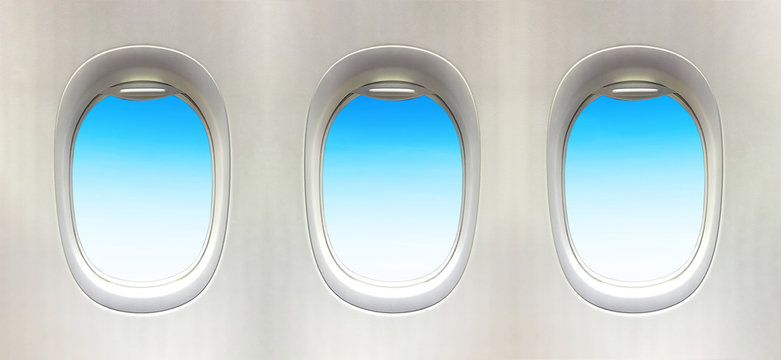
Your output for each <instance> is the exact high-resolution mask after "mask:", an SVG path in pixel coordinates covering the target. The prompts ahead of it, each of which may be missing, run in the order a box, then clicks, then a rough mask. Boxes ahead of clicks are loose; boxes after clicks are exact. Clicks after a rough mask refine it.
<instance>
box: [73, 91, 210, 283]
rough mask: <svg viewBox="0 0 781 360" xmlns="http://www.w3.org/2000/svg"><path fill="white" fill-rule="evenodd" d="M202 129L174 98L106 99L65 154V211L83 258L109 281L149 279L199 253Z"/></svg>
mask: <svg viewBox="0 0 781 360" xmlns="http://www.w3.org/2000/svg"><path fill="white" fill-rule="evenodd" d="M211 199H212V163H211V149H210V146H209V139H208V136H207V134H206V129H205V128H204V126H203V123H202V122H201V118H200V117H199V115H198V114H197V113H196V112H195V111H194V110H193V109H192V108H191V107H190V106H189V105H188V104H187V103H186V102H184V101H183V100H182V99H180V98H178V97H176V96H168V97H165V98H162V99H156V100H144V101H132V100H122V99H119V98H116V97H113V96H109V97H107V98H105V99H103V100H101V101H100V102H98V103H97V104H96V105H95V106H94V107H93V108H92V109H91V110H90V111H89V113H88V114H87V115H86V116H85V117H84V120H83V121H82V123H81V126H80V128H79V131H78V134H77V136H76V140H75V143H74V149H73V211H74V217H75V221H76V227H77V232H78V236H79V241H80V242H81V246H82V248H83V250H84V253H85V255H86V256H87V258H88V259H89V261H90V262H91V263H92V264H93V265H94V266H95V267H97V268H98V269H99V270H100V271H102V272H103V273H105V274H106V275H109V276H111V277H114V278H117V279H122V280H129V281H154V280H161V279H165V278H168V277H171V276H174V275H177V274H179V273H181V272H182V271H184V270H186V269H187V268H188V267H189V266H190V265H191V264H193V263H194V262H195V261H196V260H197V259H198V257H199V256H200V253H201V250H202V248H203V246H204V241H205V239H206V235H207V231H208V228H209V221H210V216H211Z"/></svg>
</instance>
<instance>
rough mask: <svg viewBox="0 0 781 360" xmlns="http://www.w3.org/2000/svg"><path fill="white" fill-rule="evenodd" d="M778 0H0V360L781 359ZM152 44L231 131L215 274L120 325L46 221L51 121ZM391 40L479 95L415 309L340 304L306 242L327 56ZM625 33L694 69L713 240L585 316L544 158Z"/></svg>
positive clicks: (123, 317)
mask: <svg viewBox="0 0 781 360" xmlns="http://www.w3.org/2000/svg"><path fill="white" fill-rule="evenodd" d="M779 18H781V3H776V2H773V1H765V2H762V1H687V2H677V1H663V2H640V1H360V0H356V1H330V0H328V1H324V0H312V1H257V2H250V1H201V2H186V1H166V0H163V1H125V0H119V1H105V2H104V1H55V0H41V1H34V2H33V1H24V0H6V1H3V2H1V3H0V19H1V20H2V21H0V68H1V69H3V70H2V71H0V89H2V90H0V92H2V96H0V122H2V131H0V148H1V149H2V152H0V171H1V172H0V357H2V358H9V359H35V358H47V359H49V358H58V359H88V358H95V359H105V358H112V359H125V358H126V359H133V358H187V359H243V358H253V359H254V358H270V359H319V358H334V359H344V358H356V359H358V358H361V359H367V358H372V359H385V358H387V359H407V358H424V359H494V358H527V357H592V358H593V357H596V358H606V357H651V358H670V357H676V358H772V357H778V356H781V342H779V341H778V340H777V337H778V334H779V333H781V325H780V323H781V321H779V320H781V308H780V307H779V306H778V299H779V298H781V262H779V261H777V259H778V257H779V256H781V242H779V241H778V239H779V238H781V222H779V221H778V220H777V219H776V217H777V216H779V215H781V207H779V206H778V204H779V203H781V192H779V191H777V189H778V185H777V183H778V179H779V178H780V177H781V156H778V155H777V154H778V150H777V149H778V146H779V143H781V141H779V140H781V115H779V114H781V102H779V101H778V95H779V91H778V79H781V47H779V44H781V25H779V20H778V19H779ZM130 44H153V45H161V46H165V47H170V48H173V49H177V50H180V51H183V52H185V53H187V54H188V55H190V56H192V57H194V58H195V59H197V60H198V61H200V62H201V63H202V64H203V65H204V66H205V67H206V69H207V70H209V71H210V72H211V74H212V76H213V77H214V78H215V81H216V82H217V85H218V86H219V87H220V90H221V91H222V96H223V98H224V100H225V105H226V107H227V111H228V119H229V122H230V127H231V146H232V162H233V163H232V180H231V181H232V188H231V192H232V194H231V204H230V215H229V221H228V231H227V238H226V242H225V248H224V251H223V255H222V259H221V262H220V265H219V267H218V269H217V272H216V274H215V276H214V278H213V279H212V282H211V284H210V285H209V286H208V287H207V288H206V290H205V291H204V293H203V294H201V296H199V297H198V298H196V299H195V300H194V301H192V302H190V303H189V304H186V305H185V306H182V307H180V308H178V309H175V310H173V311H168V312H164V313H159V314H152V315H131V314H123V313H118V312H115V311H111V310H108V309H106V308H103V307H101V306H100V305H98V304H96V303H94V302H93V301H91V300H90V299H89V298H87V297H86V296H85V295H84V294H83V293H82V291H81V290H80V289H79V288H78V286H77V285H76V283H75V281H74V280H73V278H72V276H71V274H70V273H69V270H68V267H67V264H66V262H65V258H64V255H63V249H62V245H61V242H60V237H59V234H58V227H57V218H56V211H55V198H54V173H53V158H54V157H53V144H54V140H53V135H54V128H55V121H56V114H57V107H58V104H59V100H60V96H61V95H62V91H63V89H64V87H65V84H66V83H67V81H68V79H69V77H70V76H71V74H72V73H73V72H74V71H75V69H76V68H77V67H78V66H79V65H81V64H82V63H83V62H84V61H85V60H87V59H88V58H89V57H91V56H93V55H94V54H97V53H99V52H101V51H103V50H106V49H109V48H114V47H118V46H122V45H130ZM381 44H403V45H411V46H416V47H420V48H424V49H427V50H430V51H433V52H435V53H438V54H440V55H442V56H443V57H445V58H446V59H448V60H449V61H450V62H452V63H453V64H454V65H455V66H456V67H457V68H458V69H459V70H460V71H461V72H462V74H463V75H464V77H465V78H466V80H467V82H468V84H469V86H470V87H471V90H472V92H473V96H474V99H475V103H476V105H477V112H478V118H479V122H480V129H481V139H482V174H481V188H480V191H481V193H480V205H479V212H478V219H477V230H476V237H475V240H474V248H473V250H472V254H471V258H470V262H469V265H468V266H467V269H466V272H465V274H464V276H463V278H462V279H461V282H460V284H459V285H458V286H457V288H456V289H455V291H454V292H453V293H451V294H450V296H449V297H447V298H446V299H445V300H444V301H442V302H441V303H439V304H437V305H435V306H433V307H431V308H429V309H426V310H423V311H419V312H415V313H410V314H404V315H381V314H375V313H370V312H367V311H363V310H359V309H357V308H355V307H353V306H351V305H349V304H346V303H345V302H343V301H341V300H340V299H338V298H337V297H336V296H335V295H333V294H332V293H331V291H330V290H329V289H328V287H327V286H326V285H325V283H324V282H323V281H322V279H321V278H320V275H319V273H318V271H317V268H316V265H315V263H314V259H313V256H312V251H311V248H310V243H309V238H308V232H307V225H306V218H305V211H304V193H303V151H304V143H303V141H304V130H305V122H306V114H307V110H308V108H309V101H310V99H311V97H312V95H313V92H314V90H315V88H316V86H317V83H318V81H319V79H320V77H321V76H322V75H323V74H324V72H325V71H326V70H327V69H328V67H329V66H330V65H331V64H333V63H334V62H335V61H336V60H338V59H339V58H341V57H342V56H344V55H346V54H348V53H350V52H352V51H355V50H358V49H361V48H365V47H369V46H374V45H381ZM623 44H645V45H653V46H658V47H662V48H666V49H669V50H672V51H675V52H677V53H679V54H681V55H683V56H685V57H687V58H688V59H689V60H691V61H692V62H694V63H695V64H696V65H697V66H698V67H699V68H700V70H701V71H702V72H703V74H704V75H705V77H706V78H707V79H708V81H709V82H710V84H711V88H712V91H713V93H714V94H715V96H716V99H717V100H718V106H719V109H720V112H721V120H722V126H723V133H724V159H725V164H724V165H725V166H724V198H723V212H722V221H721V232H720V236H719V239H718V243H717V249H716V255H715V257H714V260H713V263H712V266H711V269H710V273H709V274H708V276H707V277H706V278H705V281H704V282H703V283H702V285H701V287H700V288H699V289H698V290H697V291H696V292H695V293H694V295H693V296H691V297H690V298H689V299H687V300H686V301H684V302H683V303H681V304H679V305H677V306H675V307H673V308H670V309H667V310H663V311H660V312H655V313H651V314H645V315H622V314H616V313H611V312H608V311H604V310H601V309H598V308H596V307H594V306H592V305H590V304H588V303H586V302H585V301H584V300H582V299H581V298H580V297H579V296H578V295H577V294H576V293H575V292H574V291H573V290H572V289H571V287H570V286H569V284H568V283H567V280H566V279H565V277H564V275H563V273H562V271H561V268H560V267H559V264H558V258H557V256H556V253H555V249H554V245H553V239H552V234H551V230H550V222H549V220H548V216H549V215H548V214H549V212H548V209H547V194H546V169H545V164H546V162H545V160H546V154H545V148H546V140H547V122H548V115H549V112H550V107H551V103H552V101H553V95H554V92H555V90H556V87H557V86H558V84H559V81H560V80H561V78H562V77H563V76H564V74H565V73H566V71H567V70H568V69H569V68H570V67H571V66H572V65H573V64H574V63H575V62H576V61H577V60H579V59H580V58H582V57H584V56H586V55H588V54H590V53H592V52H594V51H596V50H599V49H602V48H606V47H611V46H615V45H623Z"/></svg>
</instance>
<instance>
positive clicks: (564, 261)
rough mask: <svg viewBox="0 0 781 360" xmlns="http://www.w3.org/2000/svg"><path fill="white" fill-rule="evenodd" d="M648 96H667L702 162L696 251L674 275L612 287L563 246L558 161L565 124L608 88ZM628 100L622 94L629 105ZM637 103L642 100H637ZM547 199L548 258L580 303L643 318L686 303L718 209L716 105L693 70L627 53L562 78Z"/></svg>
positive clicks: (682, 62) (645, 49)
mask: <svg viewBox="0 0 781 360" xmlns="http://www.w3.org/2000/svg"><path fill="white" fill-rule="evenodd" d="M622 87H626V88H637V87H647V88H656V89H658V90H659V91H660V92H662V93H663V94H669V95H671V96H673V97H674V98H675V99H676V100H677V101H679V102H681V103H682V105H684V107H685V108H687V110H688V111H689V112H690V114H691V115H692V118H693V119H694V121H695V122H696V123H697V125H698V130H699V131H700V135H701V140H702V142H703V151H704V160H705V194H704V195H705V199H704V201H705V202H704V213H703V222H702V229H701V233H700V238H699V239H698V240H697V241H698V245H697V247H696V250H695V252H694V253H693V254H692V255H691V257H690V259H689V262H688V263H687V264H686V265H685V266H684V267H683V268H681V269H679V270H678V271H676V272H675V273H673V274H671V275H669V276H666V277H664V278H662V279H657V280H653V281H648V282H620V281H615V280H611V279H606V278H604V277H601V276H599V275H598V274H594V273H593V272H591V271H590V270H589V269H588V268H587V267H586V266H585V265H584V264H583V263H582V262H581V261H580V260H579V258H578V256H577V253H576V251H575V247H574V245H573V243H572V240H571V238H570V235H569V232H568V227H567V220H566V203H565V199H564V177H563V176H564V159H565V153H566V143H567V138H568V136H569V130H570V128H571V126H572V123H573V122H574V121H575V120H576V119H577V115H578V114H579V113H580V111H581V110H582V109H583V107H584V106H585V105H587V104H588V102H589V101H590V100H591V99H593V98H595V97H596V96H599V95H604V94H606V92H607V91H611V90H613V89H614V88H622ZM631 96H632V95H631V94H627V95H626V97H627V99H629V98H630V97H631ZM641 96H642V95H641ZM547 168H548V196H549V209H550V216H551V227H552V231H553V237H554V242H555V246H556V252H557V254H558V257H559V262H560V264H561V267H562V270H563V272H564V275H565V276H566V278H567V280H568V281H569V283H570V284H571V285H572V287H573V288H574V289H575V291H576V292H577V293H578V294H579V295H580V296H581V297H582V298H583V299H585V300H586V301H588V302H589V303H591V304H594V305H596V306H598V307H601V308H603V309H607V310H611V311H617V312H624V313H643V312H651V311H656V310H661V309H664V308H668V307H670V306H673V305H675V304H677V303H680V302H681V301H683V300H685V299H686V298H688V297H689V296H690V295H691V294H693V293H694V291H695V290H696V289H697V288H698V287H699V286H700V284H701V283H702V281H703V280H704V278H705V276H706V274H707V272H708V268H709V266H710V263H711V261H712V259H713V255H714V251H715V248H716V240H717V237H718V230H719V220H720V217H721V201H722V181H723V180H722V177H723V174H722V168H723V160H722V134H721V121H720V118H719V112H718V107H717V105H716V99H715V98H714V96H713V94H712V92H711V90H710V86H709V85H708V82H707V80H706V79H705V77H704V76H703V75H702V73H701V72H700V71H699V70H698V69H697V67H696V66H695V65H694V64H693V63H692V62H690V61H689V60H687V59H686V58H684V57H682V56H680V55H678V54H676V53H674V52H671V51H668V50H664V49H660V48H656V47H651V46H640V45H628V46H619V47H614V48H609V49H605V50H601V51H598V52H596V53H593V54H591V55H589V56H587V57H585V58H583V59H582V60H580V61H579V62H577V63H576V64H575V65H574V66H573V67H572V68H571V69H570V70H569V71H568V72H567V74H566V75H565V76H564V79H563V80H562V81H561V84H560V85H559V88H558V89H557V91H556V95H555V98H554V101H553V106H552V109H551V115H550V123H549V130H548V149H547Z"/></svg>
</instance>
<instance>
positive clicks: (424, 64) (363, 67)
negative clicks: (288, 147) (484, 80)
mask: <svg viewBox="0 0 781 360" xmlns="http://www.w3.org/2000/svg"><path fill="white" fill-rule="evenodd" d="M378 83H383V84H393V83H396V84H402V83H405V84H411V86H418V87H420V88H423V89H425V90H426V93H427V94H431V95H435V96H436V97H438V98H439V100H441V103H442V104H445V107H444V108H446V110H447V111H448V112H449V113H450V115H451V117H452V119H453V121H454V123H455V125H456V128H457V131H458V134H459V136H460V141H461V144H462V162H463V163H462V164H463V173H464V177H463V193H462V204H461V205H462V209H461V212H462V215H461V222H460V228H459V229H458V236H457V238H456V239H455V241H454V246H453V249H452V251H451V253H450V255H449V257H448V259H447V260H446V262H445V263H444V264H443V265H442V266H441V267H440V268H439V269H437V270H436V271H435V272H434V273H432V274H431V275H429V276H426V277H424V278H421V279H418V280H412V281H407V282H400V283H393V282H387V283H384V282H378V281H366V280H365V279H363V278H361V277H356V276H353V275H351V274H350V273H349V272H346V271H344V270H343V267H342V266H341V265H340V263H339V261H338V259H336V257H335V256H334V255H333V254H332V252H331V249H330V244H329V243H328V239H327V235H326V233H325V223H324V218H323V207H322V198H321V185H322V184H321V181H322V178H321V171H322V159H323V146H324V143H325V139H326V136H327V130H328V128H329V125H330V123H331V120H332V119H333V116H334V115H335V114H336V113H337V112H338V110H339V108H340V104H343V101H344V100H345V99H346V98H349V96H350V94H353V93H355V92H356V91H363V90H361V89H366V88H365V87H366V86H367V85H370V84H378ZM305 141H306V142H305V159H304V160H305V161H304V166H305V168H304V177H305V195H306V214H307V223H308V228H309V236H310V242H311V246H312V251H313V254H314V258H315V263H316V265H317V267H318V269H319V272H320V274H321V276H322V278H323V280H324V281H325V283H326V285H327V286H328V287H329V288H330V289H331V290H332V291H333V292H334V293H335V294H336V295H337V296H338V297H339V298H341V299H342V300H344V301H346V302H347V303H349V304H352V305H354V306H356V307H359V308H362V309H365V310H369V311H375V312H382V313H403V312H410V311H417V310H421V309H424V308H427V307H429V306H432V305H434V304H436V303H438V302H440V301H441V300H442V299H444V298H445V297H446V296H447V295H448V294H450V292H452V291H453V289H454V288H455V287H456V285H457V284H458V282H459V280H460V278H461V276H462V274H463V272H464V270H465V268H466V265H467V261H468V258H469V254H470V252H471V248H472V241H473V237H474V231H475V224H476V215H477V201H478V192H479V176H480V140H479V133H478V124H477V112H476V110H475V105H474V100H473V98H472V94H471V91H470V89H469V87H468V85H467V83H466V80H465V79H464V77H463V76H462V75H461V73H460V72H459V71H458V70H457V69H456V68H455V66H453V65H452V64H451V63H450V62H448V61H447V60H445V59H444V58H442V57H440V56H439V55H436V54H434V53H432V52H429V51H426V50H422V49H418V48H413V47H408V46H394V45H387V46H378V47H371V48H367V49H363V50H359V51H356V52H354V53H351V54H349V55H347V56H345V57H343V58H342V59H340V60H339V61H337V62H336V63H335V64H334V65H332V66H331V67H330V68H329V69H328V71H327V72H326V73H325V75H324V76H323V77H322V79H321V80H320V83H319V84H318V86H317V88H316V91H315V93H314V96H313V98H312V101H311V104H310V108H309V113H308V116H307V125H306V137H305Z"/></svg>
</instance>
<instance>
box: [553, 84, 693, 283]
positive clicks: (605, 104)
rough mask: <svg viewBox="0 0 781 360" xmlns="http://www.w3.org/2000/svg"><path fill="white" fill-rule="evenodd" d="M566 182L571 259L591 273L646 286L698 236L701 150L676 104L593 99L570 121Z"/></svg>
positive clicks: (683, 256) (678, 262) (679, 261)
mask: <svg viewBox="0 0 781 360" xmlns="http://www.w3.org/2000/svg"><path fill="white" fill-rule="evenodd" d="M564 169H565V171H564V176H565V177H564V179H565V194H566V207H567V216H568V223H569V228H570V234H571V238H572V240H573V243H574V244H575V248H576V251H577V252H578V254H579V255H580V257H581V259H582V260H583V261H584V262H585V264H586V265H587V266H588V267H589V268H591V270H593V271H595V272H596V273H598V274H600V275H602V276H605V277H608V278H612V279H616V280H622V281H646V280H653V279H657V278H660V277H663V276H666V275H669V274H671V273H673V272H674V271H675V270H677V269H678V268H680V267H681V266H682V265H684V264H685V263H686V261H687V260H688V258H689V256H690V255H691V254H692V252H693V251H694V248H695V246H696V244H697V240H698V238H699V233H700V225H701V222H702V214H703V200H704V192H705V169H704V158H703V149H702V142H701V140H700V136H699V132H698V129H697V126H696V124H695V122H694V120H693V119H692V118H691V116H690V115H689V113H688V112H687V111H686V110H685V109H684V108H683V107H682V106H681V105H680V104H679V103H678V102H677V101H675V100H674V99H672V98H670V97H669V96H661V97H658V98H654V99H648V100H640V101H623V100H616V99H611V98H608V97H606V96H602V97H599V98H597V99H595V100H594V101H593V102H592V103H591V104H589V105H588V106H587V107H586V108H585V109H584V110H583V111H582V112H581V114H580V115H579V116H578V118H577V119H576V121H575V123H574V125H573V127H572V131H571V133H570V136H569V140H568V144H567V154H566V163H565V168H564Z"/></svg>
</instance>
